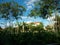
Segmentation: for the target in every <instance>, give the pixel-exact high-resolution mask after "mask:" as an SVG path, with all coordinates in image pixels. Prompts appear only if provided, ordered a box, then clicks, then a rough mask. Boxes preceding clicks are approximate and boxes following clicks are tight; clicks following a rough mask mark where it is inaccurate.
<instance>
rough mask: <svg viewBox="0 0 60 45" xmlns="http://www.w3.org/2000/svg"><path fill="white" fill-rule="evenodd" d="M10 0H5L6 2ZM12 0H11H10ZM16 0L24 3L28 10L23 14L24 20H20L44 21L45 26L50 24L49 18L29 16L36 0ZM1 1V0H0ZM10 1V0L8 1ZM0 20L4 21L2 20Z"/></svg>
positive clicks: (20, 3)
mask: <svg viewBox="0 0 60 45" xmlns="http://www.w3.org/2000/svg"><path fill="white" fill-rule="evenodd" d="M6 1H8V0H4V2H6ZM10 1H11V0H10ZM14 1H16V2H17V3H18V4H19V5H23V6H24V7H25V8H26V9H27V10H26V12H25V13H24V16H22V20H20V19H19V20H18V21H19V22H22V21H24V22H42V23H43V24H44V25H45V26H46V25H48V24H49V21H48V20H47V19H42V18H40V17H37V18H34V17H27V15H28V14H29V13H30V11H31V10H32V9H33V8H34V4H33V3H34V2H35V1H36V0H14ZM0 2H1V1H0ZM8 2H9V1H8ZM0 22H4V20H3V21H1V20H0Z"/></svg>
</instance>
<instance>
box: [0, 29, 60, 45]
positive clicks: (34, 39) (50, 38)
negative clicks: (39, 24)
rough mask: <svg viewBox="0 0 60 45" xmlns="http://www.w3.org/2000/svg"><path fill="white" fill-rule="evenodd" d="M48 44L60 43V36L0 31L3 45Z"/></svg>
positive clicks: (0, 42)
mask: <svg viewBox="0 0 60 45" xmlns="http://www.w3.org/2000/svg"><path fill="white" fill-rule="evenodd" d="M48 43H60V36H56V34H55V33H53V32H47V31H43V32H39V33H33V32H20V33H19V32H18V34H15V33H11V32H10V31H8V30H4V31H0V44H1V45H40V44H41V45H46V44H48Z"/></svg>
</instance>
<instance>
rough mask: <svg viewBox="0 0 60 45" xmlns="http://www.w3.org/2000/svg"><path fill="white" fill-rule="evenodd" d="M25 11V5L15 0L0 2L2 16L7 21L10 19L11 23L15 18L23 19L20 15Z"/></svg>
mask: <svg viewBox="0 0 60 45" xmlns="http://www.w3.org/2000/svg"><path fill="white" fill-rule="evenodd" d="M25 11H26V9H25V8H24V6H21V5H19V4H18V3H16V2H14V1H13V0H12V1H11V2H6V3H0V18H4V19H5V20H6V21H8V20H9V23H10V22H11V21H12V20H15V19H16V20H18V19H21V17H20V16H21V15H23V12H25ZM6 23H7V22H6Z"/></svg>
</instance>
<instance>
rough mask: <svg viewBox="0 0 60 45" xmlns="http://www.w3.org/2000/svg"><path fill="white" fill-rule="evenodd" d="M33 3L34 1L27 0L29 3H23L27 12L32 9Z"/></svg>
mask: <svg viewBox="0 0 60 45" xmlns="http://www.w3.org/2000/svg"><path fill="white" fill-rule="evenodd" d="M35 1H36V0H29V1H27V2H25V4H26V6H27V10H29V9H32V8H33V6H34V2H35Z"/></svg>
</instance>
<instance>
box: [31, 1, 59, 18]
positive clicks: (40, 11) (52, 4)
mask: <svg viewBox="0 0 60 45" xmlns="http://www.w3.org/2000/svg"><path fill="white" fill-rule="evenodd" d="M59 2H60V1H59V0H38V1H36V2H35V8H34V9H33V10H31V13H30V16H40V17H42V18H48V17H50V16H52V15H51V14H52V13H53V12H54V10H55V11H56V10H57V9H58V6H57V5H58V3H59Z"/></svg>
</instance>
